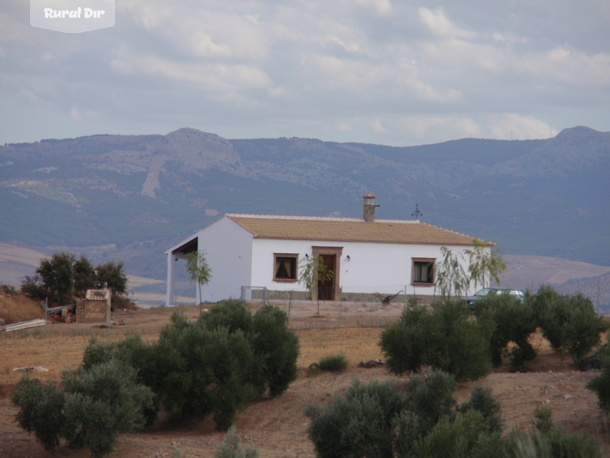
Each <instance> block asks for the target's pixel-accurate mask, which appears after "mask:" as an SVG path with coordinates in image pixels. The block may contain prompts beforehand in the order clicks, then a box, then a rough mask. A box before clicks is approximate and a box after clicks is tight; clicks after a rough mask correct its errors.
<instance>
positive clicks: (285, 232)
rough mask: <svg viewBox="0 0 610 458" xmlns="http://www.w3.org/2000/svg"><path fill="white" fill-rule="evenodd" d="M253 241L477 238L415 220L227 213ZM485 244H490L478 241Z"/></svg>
mask: <svg viewBox="0 0 610 458" xmlns="http://www.w3.org/2000/svg"><path fill="white" fill-rule="evenodd" d="M226 216H227V217H228V218H229V219H231V220H233V221H235V222H236V223H237V224H239V225H240V226H242V227H243V228H244V229H246V230H247V231H248V232H250V233H251V234H252V235H253V236H254V237H255V238H261V239H284V240H287V239H290V240H313V241H324V240H328V241H337V242H369V243H403V244H423V245H472V241H473V240H474V239H475V238H477V237H474V236H471V235H467V234H462V233H459V232H455V231H451V230H449V229H444V228H442V227H438V226H434V225H432V224H428V223H422V222H420V221H417V220H413V221H401V220H396V221H395V220H375V222H372V223H367V222H365V221H364V220H362V219H356V218H321V217H320V218H318V217H303V216H265V215H238V214H228V215H226ZM479 240H480V241H481V242H483V243H485V244H487V245H490V246H491V245H494V243H493V242H489V241H487V240H482V239H479Z"/></svg>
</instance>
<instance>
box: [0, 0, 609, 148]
mask: <svg viewBox="0 0 610 458" xmlns="http://www.w3.org/2000/svg"><path fill="white" fill-rule="evenodd" d="M116 6H117V22H116V26H115V27H114V28H110V29H107V30H104V31H98V32H93V33H85V34H61V33H57V32H51V31H45V30H41V29H36V28H33V27H30V26H29V24H28V13H29V12H28V10H27V2H24V1H22V0H4V1H3V6H2V11H1V12H0V30H2V34H0V65H1V66H2V72H0V97H1V98H2V100H3V105H4V106H5V107H12V108H7V109H12V110H17V111H19V113H20V115H19V116H12V117H11V116H8V117H5V118H3V121H5V122H4V123H3V124H2V125H0V143H1V142H3V141H25V140H37V139H39V137H40V136H41V133H42V132H45V136H46V137H49V136H50V135H49V132H50V131H55V130H57V135H56V136H57V137H70V136H78V135H83V134H85V132H84V131H83V129H84V127H83V126H84V125H85V124H86V120H90V122H89V124H87V125H88V126H89V127H88V128H89V129H90V128H96V129H97V128H99V130H100V131H104V132H114V131H121V132H127V133H128V132H129V129H133V131H134V132H135V131H140V132H141V131H147V132H155V131H158V130H159V129H161V132H163V131H169V130H173V129H174V128H176V127H180V126H192V127H199V128H205V129H210V130H211V129H215V130H216V131H217V133H219V134H221V135H225V136H229V137H231V138H239V137H242V136H244V135H248V136H250V137H252V136H261V137H264V136H266V137H273V136H309V137H324V138H326V139H331V140H332V139H342V140H345V141H350V140H351V141H368V142H373V141H374V142H376V143H389V144H399V145H405V144H409V143H413V142H416V143H420V144H421V143H428V142H434V141H439V140H448V139H451V138H457V137H461V136H485V137H491V138H510V135H511V132H512V135H513V136H514V137H515V138H536V137H538V138H541V137H548V136H549V132H556V131H557V130H560V129H562V128H565V127H571V126H574V125H589V126H591V127H593V128H596V129H599V130H610V129H609V128H608V124H607V123H608V121H607V120H608V119H610V90H609V89H610V88H609V86H610V29H609V28H608V27H607V23H608V19H610V8H608V7H607V2H602V1H601V0H598V1H596V2H585V3H582V2H581V3H576V2H572V1H571V0H556V1H555V2H553V3H552V5H551V4H549V3H548V2H539V3H536V2H534V3H532V2H525V0H517V1H516V2H501V3H494V2H487V1H483V0H475V1H473V2H450V1H448V0H440V1H439V2H437V3H435V4H434V7H431V6H430V5H429V4H427V3H426V2H415V3H414V2H402V1H391V0H341V1H335V2H328V1H322V0H294V1H291V2H277V1H273V2H271V1H266V0H235V1H232V2H226V1H224V0H205V1H201V2H193V1H191V0H175V1H174V2H167V1H166V0H120V1H117V5H116ZM581 24H586V27H583V26H582V25H581ZM201 107H206V109H205V110H202V109H201ZM117 113H121V117H120V118H118V117H117ZM75 116H76V117H77V118H78V119H80V122H78V123H75V122H73V121H74V119H75ZM29 119H32V120H35V121H34V122H29V121H28V122H24V121H22V120H29ZM32 126H34V127H32ZM50 126H52V127H50ZM91 126H93V127H91ZM86 133H87V134H88V133H91V132H90V131H87V132H86Z"/></svg>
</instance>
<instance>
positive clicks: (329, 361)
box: [319, 355, 347, 372]
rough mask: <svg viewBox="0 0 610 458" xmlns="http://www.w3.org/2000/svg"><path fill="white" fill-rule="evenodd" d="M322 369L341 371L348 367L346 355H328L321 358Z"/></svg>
mask: <svg viewBox="0 0 610 458" xmlns="http://www.w3.org/2000/svg"><path fill="white" fill-rule="evenodd" d="M319 366H320V370H323V371H328V372H341V371H344V370H345V368H346V367H347V359H346V358H345V355H328V356H324V357H322V358H320V363H319Z"/></svg>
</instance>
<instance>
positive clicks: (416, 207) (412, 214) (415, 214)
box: [411, 202, 424, 220]
mask: <svg viewBox="0 0 610 458" xmlns="http://www.w3.org/2000/svg"><path fill="white" fill-rule="evenodd" d="M411 216H414V217H415V219H417V220H419V217H420V216H424V214H423V213H422V212H420V211H419V206H418V205H417V202H416V203H415V210H414V211H413V213H411Z"/></svg>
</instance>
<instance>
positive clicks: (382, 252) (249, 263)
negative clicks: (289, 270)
mask: <svg viewBox="0 0 610 458" xmlns="http://www.w3.org/2000/svg"><path fill="white" fill-rule="evenodd" d="M197 237H198V246H199V249H200V250H203V251H205V253H206V258H207V261H208V264H209V265H210V267H211V268H212V278H211V280H210V282H209V284H208V285H204V286H203V287H202V300H203V301H209V302H217V301H221V300H224V299H229V298H239V297H240V295H241V287H242V286H255V287H266V288H267V289H269V290H272V291H305V290H306V289H305V287H304V286H303V285H301V284H299V283H298V282H275V281H273V269H274V254H275V253H297V254H298V255H299V259H302V258H303V257H304V256H305V254H308V255H309V256H311V255H312V247H313V246H320V247H324V246H326V247H341V248H342V255H341V257H340V259H339V260H338V266H337V267H338V269H339V286H340V288H341V291H342V292H343V293H380V294H388V295H390V294H396V293H398V292H400V291H404V292H405V293H406V294H416V295H434V294H435V288H434V286H421V285H420V286H414V285H412V283H411V278H412V273H411V269H412V265H413V258H432V259H436V263H437V265H438V263H440V262H441V260H442V255H441V250H440V246H437V245H400V244H389V243H387V244H386V243H354V242H334V241H327V242H318V241H316V242H312V241H306V240H269V239H255V238H253V237H252V235H251V234H250V233H249V232H248V231H246V230H245V229H244V228H242V227H241V226H240V225H238V224H237V223H235V222H234V221H232V220H231V219H229V218H227V217H224V218H222V219H220V220H218V221H217V222H215V223H213V224H212V225H210V226H208V227H207V228H205V229H203V230H201V231H200V232H199V233H198V234H197ZM449 248H450V249H451V250H452V251H453V252H454V253H456V254H458V257H459V254H460V253H462V252H463V250H465V249H468V248H472V247H471V246H468V247H457V246H451V247H449ZM348 256H349V259H348ZM463 267H464V269H465V270H467V261H466V260H464V261H463ZM168 280H169V279H168ZM479 288H480V286H479V287H471V290H470V291H468V293H467V294H468V295H471V294H474V292H476V290H477V289H479ZM436 293H438V291H436ZM168 296H169V293H168Z"/></svg>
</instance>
